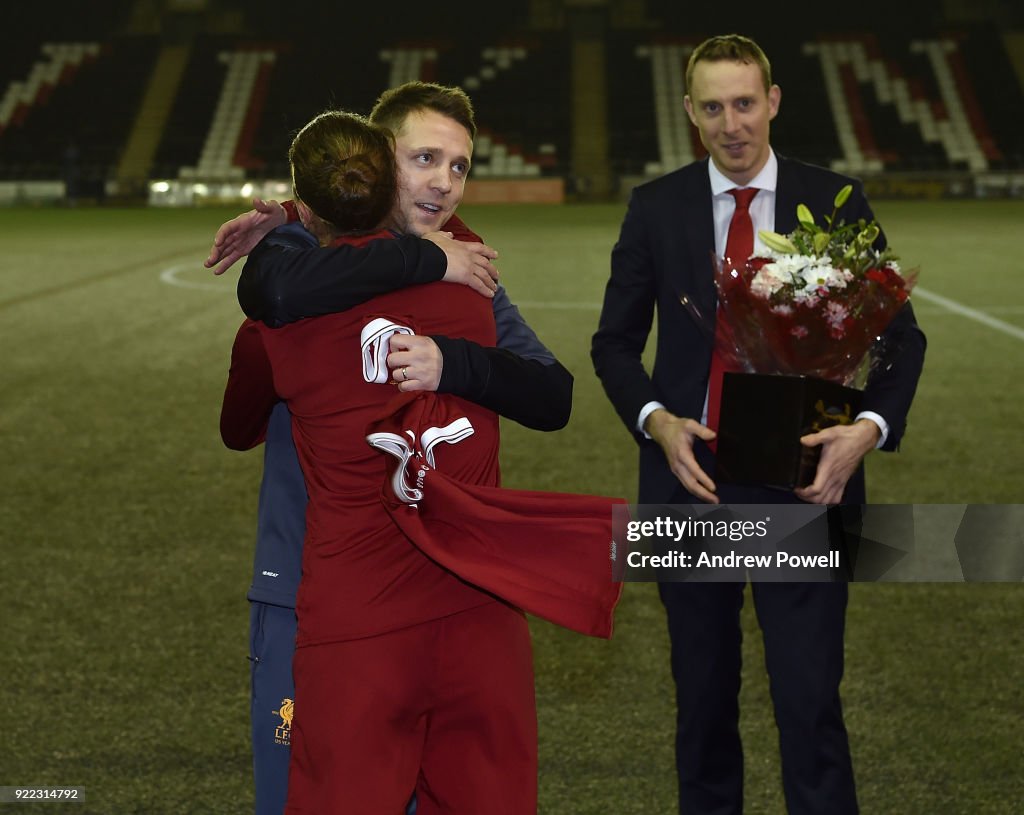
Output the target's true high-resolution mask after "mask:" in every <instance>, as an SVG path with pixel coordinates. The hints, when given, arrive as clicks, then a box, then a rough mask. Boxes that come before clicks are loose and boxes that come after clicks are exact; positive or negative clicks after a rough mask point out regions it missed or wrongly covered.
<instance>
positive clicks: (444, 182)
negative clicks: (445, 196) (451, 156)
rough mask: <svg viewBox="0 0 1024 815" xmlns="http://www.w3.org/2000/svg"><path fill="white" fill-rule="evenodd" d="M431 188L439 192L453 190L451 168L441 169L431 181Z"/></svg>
mask: <svg viewBox="0 0 1024 815" xmlns="http://www.w3.org/2000/svg"><path fill="white" fill-rule="evenodd" d="M431 186H432V187H433V188H434V189H435V190H437V191H438V192H449V191H450V190H451V188H452V171H451V168H450V167H439V168H438V169H437V171H436V172H435V173H434V176H433V178H432V179H431Z"/></svg>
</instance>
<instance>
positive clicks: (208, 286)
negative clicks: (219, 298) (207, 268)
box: [160, 263, 234, 292]
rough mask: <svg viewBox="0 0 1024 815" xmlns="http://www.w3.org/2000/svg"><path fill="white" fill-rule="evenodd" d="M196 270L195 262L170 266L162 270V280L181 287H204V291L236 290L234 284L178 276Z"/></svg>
mask: <svg viewBox="0 0 1024 815" xmlns="http://www.w3.org/2000/svg"><path fill="white" fill-rule="evenodd" d="M195 270H196V266H195V264H194V263H188V264H179V265H177V266H169V267H168V268H166V269H164V270H163V271H162V272H160V280H162V281H163V282H164V283H166V284H168V285H169V286H177V287H178V288H179V289H202V290H204V291H220V292H225V291H226V292H234V287H233V286H225V285H224V284H223V283H201V282H200V283H194V282H192V281H191V280H182V279H180V278H179V277H178V274H179V273H180V272H185V271H191V272H194V271H195ZM210 274H211V275H212V274H213V272H210Z"/></svg>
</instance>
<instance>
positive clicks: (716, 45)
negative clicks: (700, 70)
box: [686, 34, 772, 93]
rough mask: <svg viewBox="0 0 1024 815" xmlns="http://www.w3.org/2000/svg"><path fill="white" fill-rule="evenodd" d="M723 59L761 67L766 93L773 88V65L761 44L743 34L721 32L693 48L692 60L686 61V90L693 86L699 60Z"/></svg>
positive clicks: (718, 60)
mask: <svg viewBox="0 0 1024 815" xmlns="http://www.w3.org/2000/svg"><path fill="white" fill-rule="evenodd" d="M722 60H731V61H733V62H745V63H747V64H748V65H756V66H757V67H758V68H760V69H761V79H762V81H763V82H764V91H765V93H768V91H769V90H770V89H771V87H772V66H771V63H770V62H768V57H767V56H766V55H765V53H764V51H762V50H761V46H760V45H758V44H757V43H756V42H754V41H753V40H752V39H750V37H744V36H743V35H742V34H721V35H719V36H717V37H709V38H708V39H706V40H704V42H702V43H701V44H700V45H698V46H697V47H696V48H694V49H693V53H692V54H690V61H689V62H687V63H686V92H687V93H689V92H690V89H691V88H692V87H693V69H694V67H696V65H697V63H698V62H702V61H703V62H720V61H722Z"/></svg>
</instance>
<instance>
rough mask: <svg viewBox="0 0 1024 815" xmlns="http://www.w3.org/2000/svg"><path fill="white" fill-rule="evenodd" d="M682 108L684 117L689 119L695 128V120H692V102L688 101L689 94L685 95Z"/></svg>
mask: <svg viewBox="0 0 1024 815" xmlns="http://www.w3.org/2000/svg"><path fill="white" fill-rule="evenodd" d="M683 107H684V108H686V115H687V116H689V117H690V121H691V122H693V124H694V126H695V127H696V125H697V120H696V119H694V118H693V102H692V101H691V100H690V94H686V96H684V97H683Z"/></svg>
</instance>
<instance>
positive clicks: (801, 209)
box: [796, 204, 814, 227]
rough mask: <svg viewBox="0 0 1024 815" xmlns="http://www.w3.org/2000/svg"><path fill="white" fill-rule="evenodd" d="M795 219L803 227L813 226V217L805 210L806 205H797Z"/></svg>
mask: <svg viewBox="0 0 1024 815" xmlns="http://www.w3.org/2000/svg"><path fill="white" fill-rule="evenodd" d="M796 219H797V220H798V221H799V222H800V223H802V224H803V225H804V226H809V227H813V226H814V216H813V215H811V211H810V210H809V209H808V208H807V205H806V204H797V207H796Z"/></svg>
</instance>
